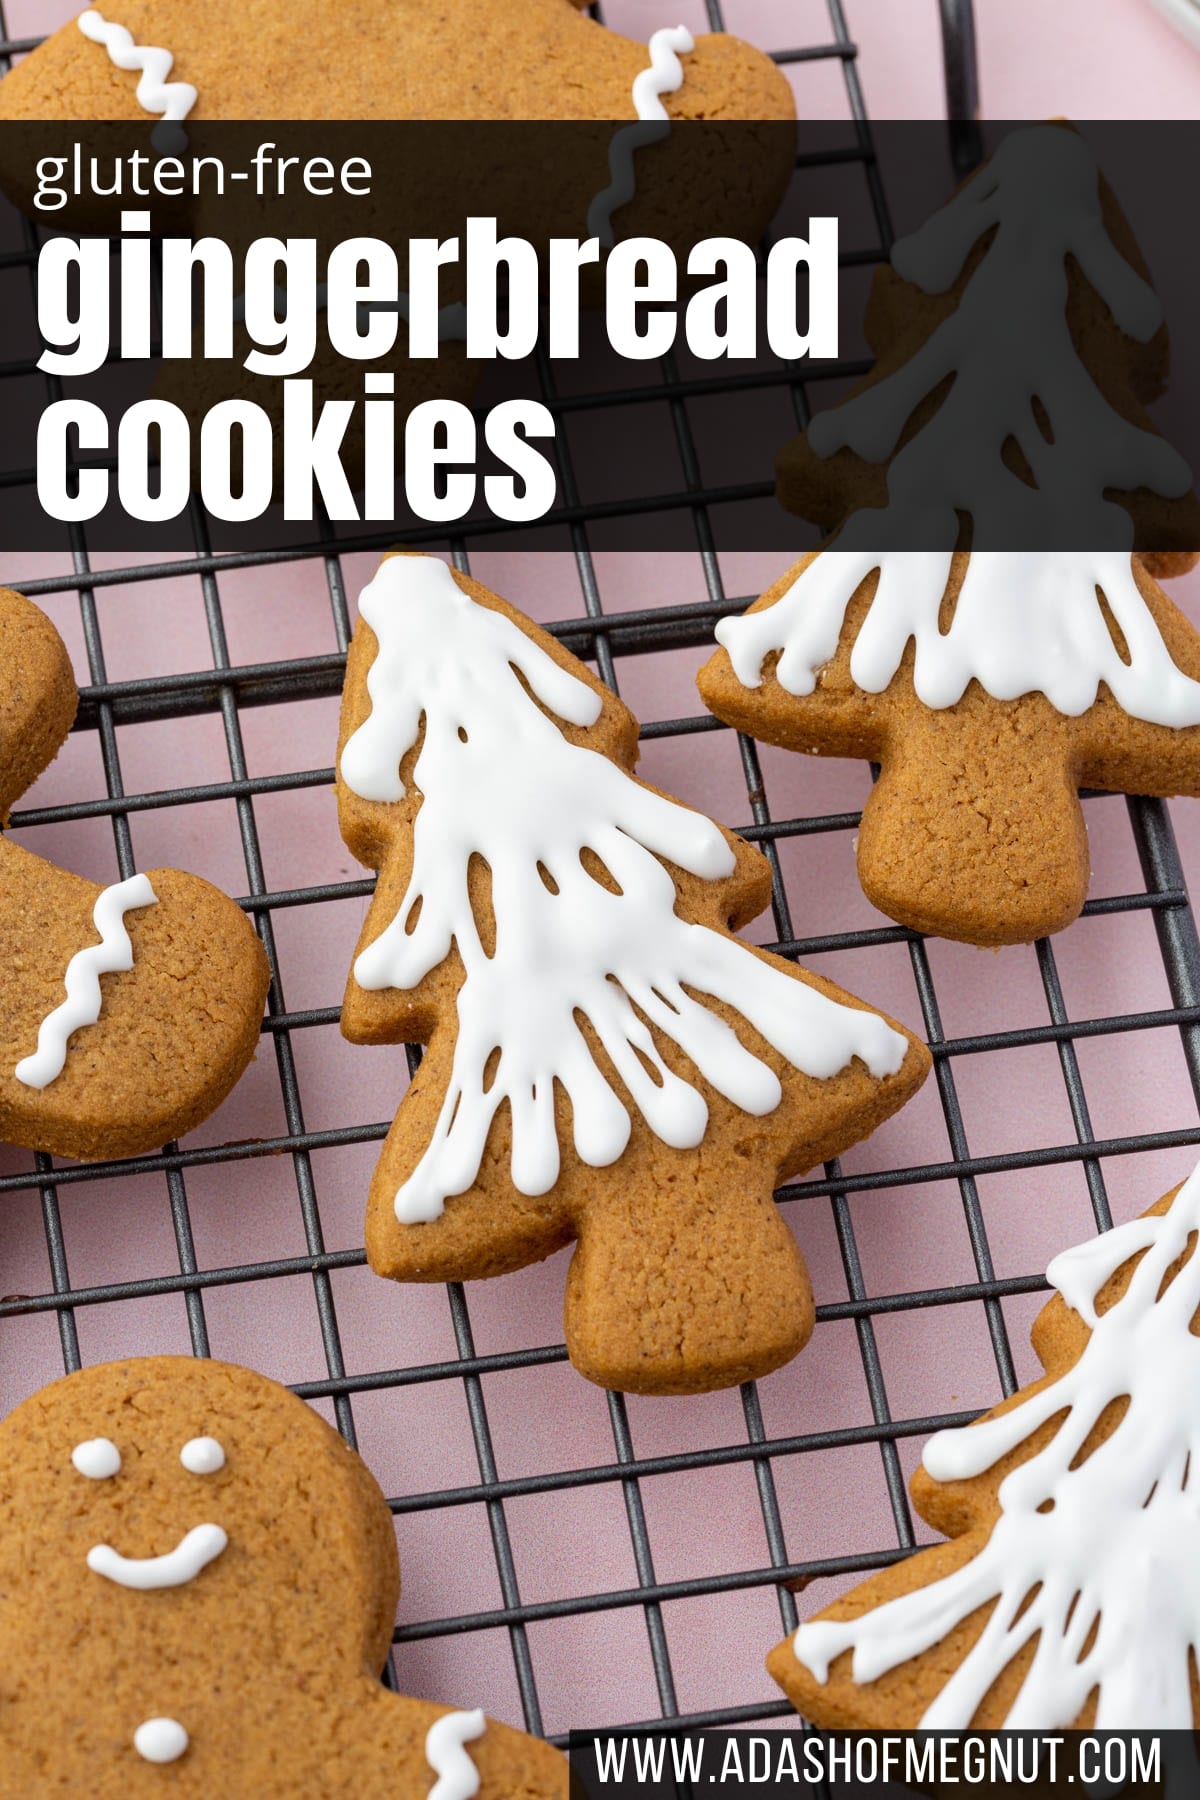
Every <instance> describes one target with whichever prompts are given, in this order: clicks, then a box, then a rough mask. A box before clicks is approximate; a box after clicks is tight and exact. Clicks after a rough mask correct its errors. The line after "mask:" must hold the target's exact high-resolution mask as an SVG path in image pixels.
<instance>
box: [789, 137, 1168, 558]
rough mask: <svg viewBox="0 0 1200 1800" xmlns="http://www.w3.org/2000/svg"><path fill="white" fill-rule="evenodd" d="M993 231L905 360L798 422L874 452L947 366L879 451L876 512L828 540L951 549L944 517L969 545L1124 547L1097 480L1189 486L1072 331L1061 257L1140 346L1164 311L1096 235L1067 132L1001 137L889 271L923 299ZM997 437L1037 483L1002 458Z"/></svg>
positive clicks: (1113, 507) (823, 448)
mask: <svg viewBox="0 0 1200 1800" xmlns="http://www.w3.org/2000/svg"><path fill="white" fill-rule="evenodd" d="M992 227H996V228H997V229H996V235H995V237H994V238H993V240H992V242H991V244H990V245H989V247H988V249H987V251H986V253H985V255H984V257H983V260H982V262H981V263H980V264H979V266H978V267H977V268H976V270H975V272H974V274H973V275H972V277H971V279H970V281H969V282H968V284H967V286H966V288H965V289H964V291H963V294H962V296H961V299H960V300H959V303H958V305H957V307H956V308H955V310H954V311H953V312H952V313H950V315H949V316H948V317H947V318H946V319H944V320H943V322H942V323H941V324H940V325H939V326H938V327H937V329H936V330H935V331H934V332H933V333H932V334H931V335H930V336H929V338H928V339H927V340H926V341H925V343H923V344H922V345H921V347H920V348H919V349H918V350H917V351H916V353H915V354H914V355H913V356H912V357H910V358H909V360H908V361H907V362H906V363H904V364H903V365H902V366H901V367H900V368H898V369H896V370H894V371H893V373H892V374H890V375H887V376H885V377H884V378H883V379H882V380H880V381H877V382H875V383H874V384H873V385H872V386H871V387H869V388H865V389H864V390H863V391H862V392H861V393H860V394H857V395H855V396H854V398H853V399H851V400H848V401H846V403H845V404H844V405H842V406H835V407H831V408H829V409H828V410H827V411H825V412H822V413H820V414H818V416H817V417H816V418H815V419H814V420H813V421H812V423H811V425H810V426H809V429H808V441H809V444H810V445H811V447H812V449H813V451H814V452H815V453H816V455H817V456H821V457H825V456H830V455H832V454H833V452H834V451H836V450H840V449H842V448H843V447H848V448H849V449H851V450H853V451H855V452H856V453H857V454H858V455H859V456H862V457H864V458H865V459H866V460H867V461H868V462H872V463H882V462H884V461H886V460H887V458H888V457H889V456H892V452H893V451H894V450H895V449H896V444H897V442H898V441H899V438H900V435H901V433H902V432H903V430H904V427H905V425H906V424H907V423H908V420H909V418H910V417H911V415H912V413H913V410H914V408H915V407H916V406H918V405H919V404H920V402H921V401H922V400H924V399H925V398H926V397H927V396H928V395H929V394H931V393H933V392H934V390H935V389H936V388H938V387H939V386H940V385H941V384H942V382H944V381H945V380H946V379H947V378H948V377H951V376H953V382H952V385H951V387H950V390H949V392H948V394H947V395H946V396H945V398H944V400H943V401H942V403H941V405H940V406H939V407H938V410H937V412H936V413H935V414H934V416H933V417H932V418H931V419H930V420H929V422H928V423H927V424H926V425H925V426H924V427H923V429H922V430H920V431H919V432H916V433H915V434H914V435H913V436H912V437H911V438H910V439H909V441H908V442H907V443H906V444H905V445H904V446H903V447H902V448H901V449H900V450H899V451H898V452H897V453H896V454H895V456H894V457H892V461H891V463H890V464H889V467H888V477H887V487H888V505H887V506H886V507H879V508H874V509H864V510H863V511H861V512H858V513H856V514H855V515H854V516H853V518H852V519H851V520H850V521H849V522H848V523H847V525H846V527H845V530H844V531H843V532H842V534H841V535H840V537H839V540H838V541H839V544H840V545H841V546H843V547H845V548H846V549H858V548H859V547H864V548H868V547H869V548H875V549H878V548H881V547H886V548H887V549H889V550H893V549H906V548H910V547H912V546H914V545H920V544H925V543H929V542H942V543H945V544H948V545H952V544H953V543H954V542H955V541H956V538H957V535H958V514H959V512H963V513H967V514H969V515H970V516H971V518H972V520H973V522H974V541H975V542H976V543H977V544H979V545H981V546H982V547H983V548H984V549H996V548H998V547H1006V546H1008V545H1010V544H1014V545H1022V546H1025V545H1028V546H1035V547H1045V548H1047V549H1050V548H1055V547H1062V548H1073V547H1074V545H1075V544H1076V543H1089V542H1091V543H1098V544H1109V545H1116V544H1120V545H1125V544H1129V545H1132V542H1133V524H1132V521H1131V519H1130V517H1129V515H1128V513H1127V512H1126V511H1125V509H1124V508H1123V507H1121V506H1120V505H1119V504H1118V503H1117V502H1116V501H1115V500H1111V501H1110V500H1106V499H1105V498H1104V490H1105V489H1106V488H1120V489H1132V488H1138V487H1148V488H1150V489H1152V490H1153V491H1154V492H1155V493H1157V494H1162V495H1164V496H1167V497H1174V496H1176V495H1179V494H1183V493H1186V492H1187V489H1188V487H1189V486H1190V484H1191V473H1190V470H1189V469H1188V466H1187V464H1186V462H1185V461H1184V460H1183V458H1182V457H1181V456H1180V455H1179V454H1178V453H1177V452H1176V451H1175V450H1174V449H1172V447H1171V446H1170V445H1169V444H1168V443H1167V442H1166V441H1165V440H1164V439H1163V438H1161V437H1159V436H1157V435H1156V434H1155V433H1154V432H1150V431H1144V430H1142V429H1141V428H1140V427H1138V426H1136V425H1132V424H1130V423H1129V421H1128V420H1126V419H1123V418H1122V417H1121V415H1120V414H1119V413H1118V412H1116V410H1115V409H1114V408H1113V407H1112V406H1110V405H1109V403H1108V401H1107V399H1106V398H1105V397H1104V395H1103V394H1102V393H1101V391H1100V389H1099V388H1098V387H1097V385H1096V383H1095V381H1094V380H1093V378H1092V376H1091V374H1090V373H1089V371H1088V369H1087V368H1086V367H1085V365H1084V364H1083V362H1082V361H1081V360H1080V357H1079V354H1078V352H1077V351H1076V349H1075V345H1074V343H1073V341H1072V337H1071V330H1070V325H1069V323H1068V319H1067V297H1068V276H1067V259H1068V258H1069V257H1074V258H1075V259H1076V261H1077V262H1078V264H1079V266H1080V268H1081V269H1082V271H1083V273H1084V275H1085V276H1086V277H1087V279H1088V281H1089V282H1090V283H1091V285H1092V287H1093V288H1094V289H1095V290H1096V292H1097V294H1098V295H1099V296H1100V298H1101V300H1102V301H1103V302H1104V303H1105V305H1106V306H1107V307H1108V309H1109V311H1110V313H1111V314H1112V316H1113V319H1114V321H1115V323H1116V324H1117V326H1118V328H1119V329H1120V330H1121V331H1122V332H1123V333H1124V334H1125V335H1126V336H1127V337H1129V338H1132V339H1133V340H1134V341H1135V342H1137V343H1144V342H1146V341H1147V340H1148V339H1149V338H1151V337H1153V335H1154V333H1155V331H1157V329H1158V327H1159V325H1160V324H1161V322H1162V307H1161V305H1160V303H1159V300H1158V297H1157V296H1156V294H1155V292H1154V290H1153V288H1151V287H1150V285H1149V284H1148V283H1147V282H1146V281H1145V280H1143V278H1142V277H1141V276H1140V275H1139V274H1138V273H1137V271H1136V270H1135V269H1133V268H1132V267H1131V265H1130V264H1129V263H1127V262H1126V261H1125V258H1124V257H1123V256H1122V255H1121V253H1120V251H1119V250H1118V249H1117V248H1116V246H1115V244H1114V243H1113V241H1112V239H1111V238H1110V237H1109V235H1108V232H1107V231H1106V229H1105V225H1104V214H1103V210H1102V206H1101V199H1100V177H1099V172H1098V170H1097V167H1096V162H1095V159H1094V157H1093V156H1092V153H1091V151H1090V150H1089V148H1088V146H1087V144H1086V143H1085V142H1084V140H1083V138H1082V137H1081V136H1080V135H1079V134H1078V132H1075V131H1072V130H1070V129H1068V128H1067V127H1065V126H1060V125H1037V126H1032V127H1030V128H1028V129H1026V130H1023V131H1015V132H1013V133H1012V134H1011V135H1010V136H1008V137H1006V138H1005V140H1004V142H1003V143H1002V144H1001V145H1000V147H999V149H998V150H997V151H996V153H995V155H994V156H993V157H992V159H991V162H990V163H989V164H988V165H987V166H986V168H985V169H984V170H983V171H982V172H981V173H980V174H979V175H978V176H977V177H976V179H975V180H974V181H972V182H970V183H968V185H967V186H966V187H964V188H962V189H961V190H960V191H959V192H958V194H956V195H955V197H954V199H953V200H951V201H950V202H949V204H948V205H947V206H945V207H943V208H942V210H941V211H940V212H937V213H935V214H934V215H933V217H932V218H931V219H929V220H928V221H927V222H926V223H925V224H924V225H923V226H922V227H921V229H920V230H919V231H916V232H914V233H913V234H912V236H911V237H906V238H902V239H901V240H900V241H899V242H898V243H897V244H896V246H895V248H894V249H893V251H892V266H893V267H894V268H895V270H896V272H897V273H898V274H899V275H900V276H902V277H903V279H904V280H906V281H910V282H912V283H914V284H915V285H916V286H917V287H919V288H921V289H922V290H923V291H924V292H926V293H929V294H940V293H945V292H946V291H947V290H948V289H950V288H951V287H952V286H953V285H954V283H955V281H956V280H957V278H958V276H959V275H960V274H961V272H962V269H963V266H964V264H965V263H966V261H967V258H968V256H969V255H970V253H971V251H972V250H973V249H974V247H975V245H976V244H977V243H978V242H979V240H980V238H981V237H982V236H983V235H984V234H985V233H986V232H988V231H989V230H991V228H992ZM1035 399H1036V400H1038V401H1040V402H1041V405H1042V407H1043V408H1044V411H1045V416H1046V417H1047V418H1048V420H1049V426H1050V439H1049V441H1048V440H1047V437H1046V436H1044V435H1043V432H1042V430H1041V427H1040V426H1039V424H1038V420H1037V417H1036V416H1035V412H1034V404H1033V403H1034V401H1035ZM1010 436H1012V437H1014V438H1015V439H1016V441H1017V443H1018V444H1019V446H1020V448H1021V450H1022V452H1023V454H1024V457H1025V460H1026V462H1027V464H1028V466H1029V468H1030V470H1031V471H1032V474H1033V479H1034V483H1035V484H1036V485H1034V486H1030V485H1029V483H1028V482H1026V481H1023V480H1022V479H1021V477H1020V476H1019V475H1017V474H1014V473H1013V472H1012V471H1011V470H1010V469H1009V468H1008V467H1007V466H1006V465H1005V464H1004V463H1003V462H1002V461H1001V451H1002V450H1003V447H1004V444H1005V442H1006V440H1007V439H1008V438H1009V437H1010Z"/></svg>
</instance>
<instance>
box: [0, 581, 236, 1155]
mask: <svg viewBox="0 0 1200 1800" xmlns="http://www.w3.org/2000/svg"><path fill="white" fill-rule="evenodd" d="M0 670H2V671H3V676H4V680H3V697H2V698H0V817H2V818H4V819H7V817H8V814H9V812H10V811H11V810H12V807H13V805H14V804H15V802H16V801H17V799H18V798H19V797H20V795H21V793H22V792H23V791H24V789H25V788H26V787H27V786H28V785H29V784H30V783H31V782H32V781H33V780H34V779H35V778H36V776H37V775H38V774H39V773H40V772H41V770H42V769H44V768H45V767H46V765H47V764H48V763H50V762H52V761H53V759H54V757H55V755H56V754H57V752H58V750H59V748H60V746H61V744H62V742H63V740H64V738H65V737H66V735H67V732H68V731H69V730H70V727H71V721H72V720H73V718H74V716H75V706H76V699H77V695H76V690H75V678H74V675H73V674H72V671H71V665H70V663H69V661H68V659H67V654H66V651H65V649H64V648H63V645H62V641H61V639H60V638H59V636H58V633H57V632H56V631H55V629H54V627H53V625H52V624H51V623H50V621H49V619H47V618H46V616H45V614H44V613H42V612H40V611H39V609H38V608H37V607H36V606H35V605H34V604H33V602H32V601H30V600H26V599H24V598H23V597H22V596H21V595H20V594H15V593H12V592H11V591H10V590H8V589H0ZM0 970H2V971H3V973H2V974H0V1138H3V1139H5V1140H7V1141H8V1142H9V1143H13V1144H23V1145H25V1146H26V1147H28V1148H29V1149H34V1150H48V1151H51V1152H53V1153H55V1154H57V1155H62V1156H81V1157H110V1156H128V1155H133V1154H136V1153H137V1152H139V1151H142V1150H149V1149H151V1148H152V1147H154V1146H155V1145H158V1144H163V1143H166V1142H167V1141H168V1140H169V1139H171V1138H175V1137H179V1136H181V1135H182V1133H183V1132H185V1131H189V1130H191V1128H192V1127H193V1126H194V1125H197V1124H199V1122H200V1121H201V1119H204V1118H207V1117H208V1115H209V1113H211V1112H213V1111H214V1110H215V1109H216V1108H217V1107H218V1106H219V1105H220V1103H221V1101H222V1100H224V1098H225V1096H226V1095H227V1094H228V1093H229V1091H230V1089H231V1088H232V1087H233V1086H234V1084H235V1082H236V1081H237V1080H238V1077H239V1076H240V1075H241V1074H242V1071H243V1070H244V1069H245V1067H246V1065H247V1063H248V1062H249V1061H250V1059H251V1057H252V1056H253V1055H254V1050H255V1046H256V1045H257V1043H258V1036H259V1028H260V1025H261V1021H262V1010H263V1004H264V1001H265V1000H266V995H267V987H268V985H269V983H270V970H269V968H268V966H267V959H266V955H265V953H264V951H263V948H262V945H261V944H260V943H259V941H258V938H257V936H256V934H255V932H254V929H253V927H252V925H251V924H250V921H249V920H248V919H247V918H246V915H245V914H244V913H243V912H242V910H241V908H240V907H238V906H236V905H235V904H234V903H233V901H232V900H230V899H229V898H228V897H227V896H226V895H225V894H222V893H220V892H219V891H218V889H216V888H215V887H212V886H210V884H209V883H208V882H207V881H202V880H201V879H200V877H199V876H197V875H185V874H182V873H181V872H180V871H179V870H178V869H152V870H151V871H150V873H149V874H148V875H135V876H134V877H132V879H131V880H128V881H123V882H118V883H116V884H114V885H113V886H111V887H106V888H101V887H99V886H98V885H97V884H96V883H95V882H91V881H86V880H84V879H83V877H81V876H79V875H73V874H71V873H69V872H68V871H67V870H66V869H60V868H57V867H56V866H55V865H54V864H53V863H49V862H44V861H43V860H42V858H41V857H39V856H34V855H32V854H31V853H30V852H29V851H28V850H25V849H22V848H21V846H20V845H18V844H16V843H14V842H13V841H12V840H11V839H10V838H8V837H6V836H4V835H2V834H0Z"/></svg>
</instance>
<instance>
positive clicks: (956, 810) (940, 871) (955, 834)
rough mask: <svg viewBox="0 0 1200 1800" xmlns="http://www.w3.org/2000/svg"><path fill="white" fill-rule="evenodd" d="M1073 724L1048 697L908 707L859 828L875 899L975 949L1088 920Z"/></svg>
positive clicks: (894, 913) (861, 862)
mask: <svg viewBox="0 0 1200 1800" xmlns="http://www.w3.org/2000/svg"><path fill="white" fill-rule="evenodd" d="M1070 723H1071V722H1070V721H1069V720H1064V719H1062V718H1060V717H1059V715H1057V714H1056V713H1054V712H1053V711H1052V709H1051V708H1050V707H1049V705H1048V704H1047V702H1046V701H1044V700H1043V699H1042V698H1041V697H1040V696H1038V695H1034V696H1030V697H1029V698H1027V699H1025V700H1020V701H1015V702H1011V703H1007V704H1005V705H1004V706H1002V707H1001V706H999V705H997V704H996V703H995V702H993V701H989V700H988V699H987V697H986V696H984V695H981V694H980V693H978V691H973V692H972V693H970V694H968V696H967V697H966V699H965V700H964V701H962V702H960V703H959V705H958V706H956V707H948V708H946V709H945V710H944V711H935V710H933V709H931V708H928V707H925V706H922V705H921V704H920V703H919V702H916V701H914V702H913V703H912V705H911V706H909V707H907V708H906V709H905V713H904V718H903V722H902V724H901V721H900V720H897V721H896V722H895V726H894V729H893V732H892V735H891V741H890V742H889V745H888V749H887V752H886V753H885V756H884V760H883V769H882V773H881V775H880V778H879V781H878V783H877V784H876V786H875V788H874V791H873V792H872V794H871V797H870V799H869V800H868V802H867V805H866V808H865V810H864V812H863V819H862V828H861V831H860V834H859V840H858V870H859V879H860V880H861V882H862V886H863V890H864V892H865V893H866V895H867V898H868V899H869V900H870V901H871V902H872V904H873V905H875V906H877V907H878V908H879V909H880V911H881V912H885V913H887V914H888V916H889V917H890V918H893V919H896V920H898V921H899V923H900V924H902V925H909V926H911V927H913V929H915V930H917V931H927V932H932V933H935V934H936V935H937V936H939V937H947V938H959V939H961V940H963V941H965V942H967V943H972V944H1028V943H1032V942H1033V940H1034V939H1035V938H1039V937H1045V936H1047V935H1048V934H1049V933H1050V932H1054V931H1061V930H1062V928H1063V927H1064V926H1065V925H1069V924H1070V923H1071V921H1072V920H1073V919H1075V918H1077V917H1078V915H1079V913H1080V911H1081V909H1082V907H1083V903H1084V900H1085V899H1086V897H1087V886H1088V848H1087V832H1086V829H1085V827H1084V821H1083V810H1082V808H1081V806H1080V804H1079V795H1078V792H1077V789H1076V785H1075V780H1074V776H1073V773H1072V769H1071V759H1070V749H1069V739H1068V736H1067V733H1068V730H1069V727H1070Z"/></svg>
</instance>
